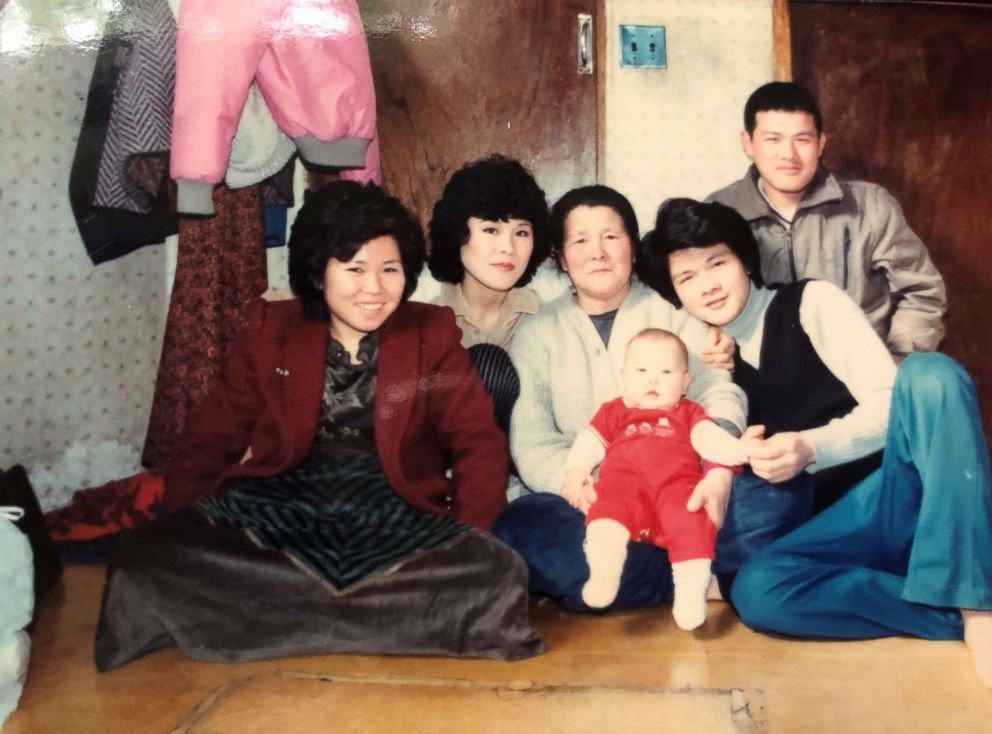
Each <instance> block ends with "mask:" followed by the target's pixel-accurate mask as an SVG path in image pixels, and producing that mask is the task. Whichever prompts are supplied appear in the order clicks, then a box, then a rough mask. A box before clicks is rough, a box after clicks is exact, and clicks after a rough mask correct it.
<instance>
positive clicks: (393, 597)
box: [97, 181, 540, 668]
mask: <svg viewBox="0 0 992 734" xmlns="http://www.w3.org/2000/svg"><path fill="white" fill-rule="evenodd" d="M289 248H290V284H291V286H292V288H293V291H294V293H295V294H296V295H297V297H298V298H297V299H296V300H290V301H277V302H265V301H258V302H256V303H255V304H253V306H252V308H251V311H250V323H249V325H248V328H247V329H246V330H245V331H244V332H243V333H242V334H241V335H240V336H239V337H238V339H237V340H236V341H235V342H234V344H233V345H232V347H231V348H230V350H229V353H228V355H227V358H226V362H225V365H224V368H223V370H222V372H221V374H220V376H219V377H218V380H217V384H216V386H215V388H214V389H213V391H212V392H211V394H210V395H209V396H208V397H207V399H206V400H205V401H204V402H203V404H202V405H201V406H199V408H198V410H197V412H196V413H195V415H193V416H192V417H191V418H190V420H189V422H188V425H187V426H186V428H185V431H184V433H183V435H182V437H181V438H180V440H179V442H178V443H177V447H176V451H175V454H174V457H173V459H172V461H171V462H170V464H169V466H168V469H167V471H166V473H165V494H164V498H163V503H164V505H165V507H166V509H168V510H172V511H176V510H179V511H178V512H174V514H173V515H172V516H170V517H167V518H165V519H164V520H162V521H160V522H157V523H152V524H151V525H149V526H146V527H144V528H142V529H140V530H138V531H137V532H136V533H134V534H133V536H132V537H130V538H128V539H127V540H126V541H125V542H124V543H123V544H122V548H121V549H120V551H119V552H118V554H117V556H116V558H115V560H114V565H113V566H112V568H111V572H110V575H109V579H108V591H107V594H106V600H105V603H104V608H103V612H102V616H101V625H100V633H99V635H98V640H97V661H98V665H99V666H100V667H101V668H109V667H114V666H116V665H120V664H122V663H124V662H127V661H128V660H130V659H133V658H134V657H137V656H138V655H141V654H144V653H146V652H149V651H151V650H154V649H157V648H158V647H161V646H162V645H164V644H166V643H167V642H174V643H175V644H178V645H179V646H180V647H181V648H182V649H183V651H184V652H186V653H187V654H188V655H190V656H193V657H197V658H200V659H208V660H243V659H251V658H255V657H264V656H272V655H277V654H295V653H299V652H311V651H362V652H404V653H432V654H458V655H482V656H492V657H503V658H514V657H521V656H525V655H529V654H534V653H535V652H537V651H539V649H540V641H539V639H538V638H537V637H536V635H535V634H534V633H533V632H532V631H531V630H530V629H529V627H528V625H527V624H526V608H527V604H526V589H525V586H524V583H523V574H524V569H523V567H522V564H520V563H519V561H518V560H516V559H514V558H513V556H512V554H511V553H510V552H509V551H508V550H507V549H506V548H505V547H503V546H502V545H500V544H499V543H496V542H495V541H493V540H492V539H491V538H490V537H489V536H488V535H486V534H484V533H481V532H479V531H478V530H474V529H473V527H472V526H474V527H475V528H483V529H485V528H488V527H489V526H490V524H491V523H492V521H493V519H494V518H495V516H496V515H497V513H498V512H499V511H500V509H502V507H503V506H504V505H505V498H504V489H505V484H506V477H507V464H508V461H507V450H506V442H505V439H504V438H503V434H502V433H501V432H500V431H499V430H498V429H497V427H496V425H495V423H494V421H493V409H492V402H491V401H490V399H489V397H488V395H487V394H486V392H485V390H484V388H483V387H482V384H481V383H480V382H479V379H478V376H477V374H476V371H475V369H474V368H473V366H472V362H471V360H470V358H469V356H468V354H467V352H466V351H465V350H464V348H463V347H462V346H461V344H460V340H461V332H460V331H459V329H458V327H457V326H456V325H455V322H454V318H453V316H452V315H451V312H450V311H447V310H446V309H441V308H438V307H436V306H430V305H426V304H415V303H409V302H407V298H408V296H409V295H410V293H411V292H412V291H413V289H414V287H415V286H416V280H417V275H418V273H419V271H420V268H421V266H422V264H423V260H424V241H423V234H422V233H421V231H420V228H419V225H418V224H417V223H416V221H415V219H414V218H413V217H412V215H411V214H410V213H409V212H408V211H407V210H406V209H405V208H404V207H403V206H402V205H401V204H400V203H399V202H398V201H397V200H396V199H393V198H391V197H389V196H386V195H385V194H384V193H383V192H382V191H381V190H379V189H378V188H376V187H374V186H362V185H360V184H357V183H353V182H343V181H342V182H336V183H333V184H331V185H329V186H327V187H326V188H324V189H322V190H320V191H318V192H316V193H314V194H313V195H311V196H310V197H309V198H308V199H307V201H306V203H305V204H304V206H303V208H302V209H301V211H300V213H299V215H298V217H297V220H296V222H295V223H294V225H293V230H292V235H291V238H290V243H289ZM191 503H195V509H186V510H181V509H180V508H184V507H186V506H188V505H190V504H191ZM249 538H250V539H251V540H249ZM290 600H291V603H290Z"/></svg>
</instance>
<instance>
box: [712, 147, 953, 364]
mask: <svg viewBox="0 0 992 734" xmlns="http://www.w3.org/2000/svg"><path fill="white" fill-rule="evenodd" d="M708 201H718V202H720V203H721V204H726V205H728V206H731V207H733V208H734V209H736V210H737V211H738V212H740V214H741V216H743V217H744V219H746V220H747V221H748V223H749V224H750V225H751V231H752V232H754V236H755V239H757V240H758V245H759V247H760V248H761V274H762V277H763V278H764V279H765V282H766V283H791V282H794V281H796V280H800V279H802V278H817V279H820V280H828V281H830V282H832V283H834V284H835V285H837V286H839V287H841V288H843V289H844V290H845V291H847V294H848V295H849V296H851V298H853V299H854V300H855V302H857V303H858V305H860V306H861V309H862V310H863V311H864V312H865V315H866V316H867V317H868V320H869V321H870V322H871V324H872V326H873V327H875V330H876V331H877V332H878V335H879V336H880V337H881V338H882V340H883V341H885V344H886V345H887V346H888V348H889V351H890V352H892V353H893V354H894V355H903V354H908V353H909V352H929V351H934V350H936V349H937V346H938V345H939V344H940V341H941V339H943V337H944V325H943V321H942V319H943V316H944V312H945V311H946V310H947V296H946V293H945V290H944V280H943V278H941V276H940V273H938V272H937V268H936V267H934V264H933V262H932V261H931V260H930V256H929V255H928V254H927V250H926V246H925V245H924V244H923V242H922V241H921V240H920V238H919V237H917V236H916V234H915V233H914V232H913V230H911V229H910V228H909V224H907V223H906V218H905V217H904V216H903V213H902V209H901V208H900V206H899V204H898V202H896V200H895V199H894V198H893V197H892V195H891V194H890V193H889V192H888V191H886V190H885V189H883V188H882V187H881V186H878V185H876V184H871V183H867V182H865V181H839V180H838V179H837V178H835V177H834V176H833V175H832V174H831V173H830V172H829V171H827V170H826V168H824V167H823V166H820V169H819V170H818V171H817V173H816V175H815V176H814V178H813V180H812V182H811V183H810V186H809V189H808V190H807V192H806V196H805V198H804V199H803V200H802V202H800V204H799V208H798V209H797V210H796V214H795V216H794V217H793V220H792V226H791V228H790V227H789V225H788V223H786V222H785V220H783V219H782V218H781V217H780V216H779V215H778V214H777V213H776V212H775V211H774V210H773V209H772V208H771V206H770V205H769V203H768V201H767V200H766V199H765V197H764V196H763V195H762V194H761V191H759V190H758V171H757V168H755V166H753V165H752V166H751V168H750V169H749V170H748V172H747V174H746V175H745V176H744V178H742V179H741V180H740V181H737V182H735V183H733V184H731V185H730V186H727V187H726V188H724V189H721V190H719V191H717V192H715V193H713V194H710V196H709V198H708Z"/></svg>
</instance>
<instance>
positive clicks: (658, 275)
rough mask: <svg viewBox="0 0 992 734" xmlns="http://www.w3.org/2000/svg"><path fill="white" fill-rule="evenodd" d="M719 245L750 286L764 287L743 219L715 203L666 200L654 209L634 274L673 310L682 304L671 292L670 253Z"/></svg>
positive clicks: (758, 257) (756, 253)
mask: <svg viewBox="0 0 992 734" xmlns="http://www.w3.org/2000/svg"><path fill="white" fill-rule="evenodd" d="M721 243H722V244H725V245H726V246H727V247H729V248H730V251H731V252H733V253H734V254H735V255H736V256H737V257H738V258H739V259H740V261H741V263H742V264H743V265H744V269H745V270H746V271H747V272H748V275H749V276H750V278H751V282H752V283H754V284H755V285H763V284H764V281H763V280H762V279H761V255H760V252H759V250H758V243H757V241H756V240H755V239H754V234H753V233H752V232H751V227H749V226H748V223H747V222H746V221H744V217H742V216H741V215H740V214H738V213H737V212H736V211H735V210H734V209H731V208H730V207H729V206H724V205H723V204H719V203H717V202H713V203H711V204H707V203H704V202H701V201H695V200H694V199H669V200H668V201H665V202H664V203H663V204H662V205H661V206H660V207H658V216H657V218H656V219H655V225H654V230H652V231H651V232H648V233H647V234H646V235H644V238H643V239H642V240H641V242H640V244H639V245H638V248H637V258H636V262H635V266H636V268H637V275H638V277H639V278H640V279H641V282H643V283H645V284H647V285H649V286H650V287H651V288H653V289H654V290H656V291H657V292H658V293H659V294H660V295H661V296H662V297H663V298H664V299H665V300H667V301H668V302H669V303H671V304H672V305H674V306H675V307H676V308H681V307H682V301H681V300H679V297H678V295H677V294H676V293H675V286H674V284H673V283H672V274H671V269H670V268H669V259H670V257H671V255H672V253H673V252H678V251H679V250H685V249H688V248H690V247H712V246H713V245H719V244H721Z"/></svg>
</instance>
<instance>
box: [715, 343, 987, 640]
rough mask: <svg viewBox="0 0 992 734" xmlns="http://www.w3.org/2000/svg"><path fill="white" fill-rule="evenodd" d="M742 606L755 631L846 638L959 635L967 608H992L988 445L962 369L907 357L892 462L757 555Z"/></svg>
mask: <svg viewBox="0 0 992 734" xmlns="http://www.w3.org/2000/svg"><path fill="white" fill-rule="evenodd" d="M733 599H734V603H735V604H736V605H737V608H738V611H739V612H740V615H741V619H742V620H743V621H744V623H745V624H747V625H748V626H749V627H751V628H753V629H757V630H764V631H769V632H779V633H784V634H789V635H795V636H799V637H827V638H847V639H858V638H867V637H884V636H889V635H900V634H908V635H914V636H916V637H923V638H927V639H936V640H946V639H961V637H962V634H963V629H962V625H961V615H960V613H959V612H958V609H992V480H990V471H989V448H988V444H987V443H986V441H985V437H984V435H983V434H982V421H981V416H980V415H979V412H978V396H977V395H976V394H975V386H974V385H973V384H972V381H971V378H970V377H969V376H968V374H967V373H966V372H965V371H964V369H963V368H962V367H961V365H959V364H958V363H957V362H955V361H954V360H952V359H950V358H949V357H945V356H944V355H942V354H913V355H910V356H909V357H908V358H907V359H906V361H905V362H903V364H902V366H901V367H900V369H899V373H898V375H897V377H896V383H895V388H894V390H893V394H892V410H891V413H890V418H889V430H888V434H887V437H886V444H885V453H884V457H883V460H882V467H881V468H880V469H878V470H877V471H875V472H874V473H873V474H871V475H870V476H869V477H867V478H866V479H864V480H863V481H862V482H860V483H859V484H858V485H857V486H856V487H854V489H852V490H851V491H850V492H849V493H848V494H847V495H846V496H845V497H843V498H842V499H841V500H839V501H838V502H837V503H836V504H834V505H832V506H831V507H830V508H828V509H827V510H825V511H824V512H823V513H822V514H820V515H817V516H816V517H815V518H814V519H812V520H811V521H810V522H808V523H807V524H806V525H804V526H803V527H801V528H799V529H798V530H796V531H795V532H793V533H791V534H789V535H787V536H785V537H784V538H782V539H780V540H779V541H777V542H775V543H773V544H772V545H770V546H768V547H767V548H766V549H764V550H763V551H762V552H760V553H758V554H757V555H756V556H755V557H754V558H752V559H751V560H750V561H749V562H748V563H747V564H746V565H745V566H744V567H743V568H742V569H741V572H740V574H739V575H738V577H737V580H736V582H735V583H734V587H733Z"/></svg>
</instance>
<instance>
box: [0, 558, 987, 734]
mask: <svg viewBox="0 0 992 734" xmlns="http://www.w3.org/2000/svg"><path fill="white" fill-rule="evenodd" d="M102 583H103V569H102V568H101V567H87V566H70V567H68V568H67V569H66V574H65V577H64V580H63V582H62V587H61V588H58V589H56V590H55V591H54V592H53V593H52V596H51V597H50V598H49V599H47V600H46V603H45V605H44V607H43V609H42V610H41V614H40V617H39V620H38V623H37V627H36V629H35V632H34V635H33V646H34V648H33V653H32V659H31V668H30V673H29V676H28V682H27V686H26V687H25V690H24V695H23V697H22V699H21V705H20V708H19V709H18V710H17V711H16V712H15V713H14V715H13V716H12V717H11V718H10V720H9V721H8V723H7V725H6V726H5V727H4V729H3V734H40V733H45V734H47V733H48V732H55V733H59V734H61V733H62V732H69V733H72V734H76V733H80V734H82V733H85V732H100V733H101V734H103V733H106V732H150V733H155V734H166V733H167V732H173V731H177V732H207V731H209V732H216V733H220V732H228V731H230V732H239V734H240V733H241V732H245V731H248V728H246V727H245V725H244V720H245V717H246V716H249V715H251V716H254V717H255V718H256V719H257V720H258V721H262V720H263V719H264V715H265V713H266V711H265V709H266V707H270V706H276V705H277V704H276V703H272V704H269V703H268V702H267V699H265V698H264V694H263V693H262V692H259V693H257V694H252V691H253V690H259V691H262V690H264V691H271V690H273V686H272V685H270V682H271V681H276V680H278V681H280V683H279V686H278V687H279V688H280V690H282V691H283V693H282V698H281V699H279V702H278V706H280V707H281V710H280V712H279V715H280V716H281V717H282V718H281V719H279V720H280V722H281V723H280V724H278V725H277V726H274V728H270V725H268V724H265V725H263V724H259V726H257V727H254V728H251V730H252V731H280V732H303V731H311V730H317V729H314V728H313V727H312V726H310V725H308V724H311V723H312V722H313V721H315V720H316V717H317V716H318V715H320V716H324V717H325V718H326V717H327V716H331V715H332V714H331V713H329V712H328V711H327V708H326V706H323V704H322V701H323V699H322V698H321V696H320V695H317V694H315V692H314V686H313V682H314V681H319V680H328V679H332V680H360V681H364V680H379V681H387V682H388V681H404V682H407V683H409V682H411V681H413V682H417V681H428V682H431V683H432V684H437V683H438V682H439V681H441V682H450V683H451V684H452V685H453V686H454V687H455V688H458V687H459V686H461V689H463V690H464V689H465V688H466V686H469V687H471V686H481V687H482V688H487V687H489V688H493V689H494V690H496V691H497V693H498V692H499V691H501V690H515V691H520V690H528V689H531V690H533V689H547V690H551V689H553V688H555V687H566V688H568V690H571V691H574V690H583V691H593V692H598V693H599V699H598V700H599V701H600V704H598V705H599V707H600V709H604V704H603V703H602V702H603V701H611V700H613V696H614V695H615V696H617V698H616V700H617V701H619V700H621V699H620V697H619V695H620V693H619V692H621V691H626V692H630V691H634V692H651V691H654V692H659V691H661V692H668V694H669V696H668V697H669V699H670V700H674V699H673V698H672V695H676V694H677V695H682V696H686V695H689V694H706V695H710V696H711V697H713V696H718V695H721V694H723V695H726V696H727V700H728V701H730V700H731V699H732V697H733V696H736V695H737V693H733V696H732V695H731V694H732V692H733V691H735V690H736V691H739V692H742V695H743V697H744V700H746V702H747V705H748V706H749V707H750V717H749V718H748V719H747V720H746V721H742V720H740V719H735V724H734V727H733V730H736V731H761V732H764V731H767V732H804V733H805V732H968V733H970V732H992V691H989V690H987V689H984V688H982V687H981V686H980V685H979V684H978V682H977V679H976V678H975V676H974V673H973V671H972V667H971V659H970V656H969V654H968V652H967V650H966V649H965V647H964V645H963V644H961V643H952V642H945V643H940V642H924V641H919V640H908V639H889V640H875V641H870V642H856V643H855V642H833V643H828V642H796V641H790V640H785V639H778V638H773V637H768V636H764V635H757V634H754V633H752V632H750V631H748V630H746V629H745V628H743V627H742V626H741V624H740V623H739V622H738V621H737V619H736V617H735V616H734V614H733V612H732V611H731V610H730V609H729V608H728V607H727V606H725V605H723V604H712V605H711V608H710V618H709V620H708V621H707V624H706V626H705V627H704V628H703V629H702V630H701V631H700V632H698V633H696V634H687V633H684V632H680V631H679V630H678V629H677V628H676V627H675V626H674V623H673V622H672V621H671V617H670V612H669V609H668V608H664V607H663V608H658V609H652V610H643V611H638V612H628V613H618V614H613V615H607V616H600V617H597V616H591V615H577V614H571V613H567V612H564V611H562V610H560V609H558V608H557V607H554V606H551V605H544V606H535V608H534V610H533V614H532V616H533V622H534V625H535V626H536V627H537V628H538V629H539V630H540V631H541V633H542V634H543V635H544V639H545V642H546V644H547V649H548V652H547V653H545V654H544V655H543V656H541V657H537V658H533V659H531V660H526V661H521V662H516V663H500V662H491V661H478V660H445V659H433V658H431V659H429V658H382V657H362V656H311V657H302V658H290V659H281V660H275V661H264V662H259V663H250V664H242V665H221V664H212V663H198V662H193V661H190V660H187V659H185V658H184V657H182V656H181V655H179V654H178V653H177V652H176V651H175V650H165V651H162V652H158V653H155V654H153V655H151V656H149V657H146V658H144V659H142V660H139V661H137V662H134V663H132V664H130V665H127V666H124V667H123V668H120V669H118V670H116V671H113V672H110V673H102V674H98V673H97V672H96V670H95V668H94V666H93V662H92V645H93V633H94V628H95V623H96V618H97V613H98V610H99V604H100V592H101V588H102ZM260 676H261V677H260ZM266 676H273V677H266ZM244 681H255V688H254V689H253V688H252V687H250V686H242V687H241V688H240V689H239V690H240V695H241V703H240V704H239V706H240V716H241V719H240V721H241V723H237V722H238V721H239V719H238V717H237V716H235V717H233V718H232V717H231V715H230V712H228V715H227V718H225V717H224V716H221V715H220V714H218V715H217V716H216V717H214V718H212V719H210V721H209V722H208V723H203V722H204V721H205V719H204V716H205V714H204V711H206V710H208V709H209V706H208V705H207V704H209V703H210V702H211V701H214V702H216V701H217V700H218V696H217V694H218V692H224V691H230V690H233V689H232V684H234V685H238V684H239V682H244ZM259 681H262V682H263V683H264V685H263V686H260V685H259V683H258V682H259ZM435 690H438V689H437V688H430V687H429V686H428V687H415V688H408V689H406V695H403V696H396V697H394V698H392V699H390V701H391V703H390V705H389V707H388V710H389V721H392V722H404V724H403V725H402V726H400V725H396V728H390V727H391V726H392V725H389V726H386V728H381V729H376V731H379V730H381V731H391V730H398V731H404V732H409V731H420V730H423V729H418V728H417V727H415V726H413V725H412V723H413V722H417V721H419V720H421V719H422V718H423V715H424V712H425V711H431V712H432V713H433V715H434V716H435V718H436V717H437V716H442V717H443V715H444V711H445V710H446V709H445V708H444V707H443V706H442V705H441V704H439V703H437V702H438V701H441V700H443V699H441V698H438V696H437V695H435V694H434V693H432V692H431V691H435ZM286 691H289V693H286ZM418 691H425V692H424V693H423V694H419V693H417V692H418ZM294 692H295V693H294ZM251 696H255V698H254V699H253V702H254V713H252V710H251V707H248V711H247V713H246V708H245V706H244V702H245V697H251ZM287 696H289V699H288V700H287ZM506 700H508V697H506V696H500V695H495V696H492V697H490V698H485V697H482V698H480V699H478V700H475V699H473V701H472V703H471V706H472V708H471V711H472V712H473V713H472V716H473V717H474V720H475V721H477V722H485V723H486V724H487V728H484V730H485V731H501V730H506V731H521V730H524V731H535V732H545V731H548V732H551V731H563V732H564V731H579V730H581V731H585V729H584V728H582V727H581V726H577V725H566V724H565V723H564V721H563V720H562V719H560V718H557V719H556V718H553V717H546V718H543V719H542V718H540V717H535V718H534V719H533V720H532V721H531V723H530V725H529V726H527V727H524V728H523V729H521V728H520V727H519V724H514V725H513V726H510V725H509V724H508V725H507V728H505V729H503V728H502V726H501V720H500V717H501V716H503V715H504V714H505V712H506V711H507V710H506V709H505V707H504V703H505V701H506ZM687 700H689V704H690V705H691V704H692V701H693V700H694V699H691V698H690V699H687ZM699 700H702V699H699ZM714 700H716V699H714ZM734 700H737V699H734ZM432 704H434V705H432ZM232 705H233V704H232ZM590 705H597V704H595V702H593V704H590ZM379 710H382V709H379ZM452 710H453V711H454V710H455V707H454V706H452ZM549 710H550V709H549ZM666 710H668V711H674V710H676V709H666ZM371 711H373V712H374V711H376V709H371ZM645 711H651V709H645ZM601 713H602V711H601ZM377 715H378V714H375V713H369V714H368V716H369V720H371V719H374V718H375V717H376V716H377ZM507 715H508V714H507ZM645 715H646V716H650V715H651V714H645ZM197 716H199V719H198V718H197ZM668 716H669V717H670V718H671V717H677V716H678V715H677V714H672V713H669V714H668ZM442 720H443V719H442ZM504 720H506V721H508V719H504ZM198 721H199V722H200V724H199V725H198V724H197V723H196V722H198ZM225 721H227V722H228V724H227V725H225V724H224V722H225ZM619 721H620V719H619V718H617V722H619ZM694 721H695V719H693V720H692V721H690V719H688V718H683V719H681V720H680V721H673V720H668V721H664V722H657V726H656V727H652V726H649V727H648V728H647V729H645V730H650V731H673V732H683V731H702V730H703V729H702V728H700V727H701V726H702V725H700V724H698V723H692V722H694ZM728 721H729V719H728ZM474 728H476V729H477V730H482V729H481V728H479V727H474ZM472 729H473V727H470V726H469V725H468V724H466V723H465V721H464V719H462V720H460V721H459V722H455V721H451V722H446V723H445V725H443V726H441V727H440V728H436V729H432V731H452V732H460V731H466V730H468V731H471V730H472ZM617 729H620V730H622V731H625V732H627V731H629V729H628V728H624V727H620V725H619V723H618V725H617ZM319 730H324V729H319ZM348 730H349V731H350V730H351V729H348ZM366 730H369V729H367V728H366ZM606 730H611V727H609V726H607V727H606Z"/></svg>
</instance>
